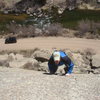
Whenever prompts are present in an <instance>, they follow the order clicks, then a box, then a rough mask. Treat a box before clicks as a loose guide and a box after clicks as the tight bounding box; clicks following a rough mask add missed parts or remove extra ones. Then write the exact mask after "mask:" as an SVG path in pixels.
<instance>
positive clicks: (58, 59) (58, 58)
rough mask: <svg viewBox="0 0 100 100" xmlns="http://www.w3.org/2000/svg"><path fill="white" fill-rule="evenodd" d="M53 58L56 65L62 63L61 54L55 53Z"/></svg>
mask: <svg viewBox="0 0 100 100" xmlns="http://www.w3.org/2000/svg"><path fill="white" fill-rule="evenodd" d="M53 58H54V62H55V63H56V64H59V62H60V52H58V51H55V52H54V53H53Z"/></svg>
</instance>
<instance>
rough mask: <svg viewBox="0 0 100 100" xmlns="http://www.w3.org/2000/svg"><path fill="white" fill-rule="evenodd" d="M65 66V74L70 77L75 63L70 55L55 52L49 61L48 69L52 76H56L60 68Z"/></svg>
mask: <svg viewBox="0 0 100 100" xmlns="http://www.w3.org/2000/svg"><path fill="white" fill-rule="evenodd" d="M63 64H65V68H64V71H65V74H64V75H66V76H68V75H70V74H71V73H72V70H73V66H74V64H73V62H72V61H71V59H70V58H69V57H68V55H67V54H66V53H65V52H63V51H54V52H53V54H52V55H51V57H50V59H49V61H48V67H49V71H50V74H55V72H56V71H57V69H58V66H60V65H63Z"/></svg>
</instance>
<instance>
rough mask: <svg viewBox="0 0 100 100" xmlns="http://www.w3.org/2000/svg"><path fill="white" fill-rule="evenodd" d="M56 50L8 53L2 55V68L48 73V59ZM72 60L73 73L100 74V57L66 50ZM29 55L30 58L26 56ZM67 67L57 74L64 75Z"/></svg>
mask: <svg viewBox="0 0 100 100" xmlns="http://www.w3.org/2000/svg"><path fill="white" fill-rule="evenodd" d="M53 51H54V50H43V49H37V50H35V51H34V52H31V53H30V54H29V53H28V52H26V53H25V54H19V53H6V54H2V55H0V66H2V67H10V68H24V69H29V70H37V71H44V72H48V59H49V58H50V56H51V54H52V53H53ZM64 51H65V52H66V53H67V54H68V56H69V57H70V58H71V59H72V61H73V62H74V64H75V66H74V69H73V73H75V74H90V73H93V74H100V63H99V62H100V58H99V57H100V55H96V54H91V53H89V51H88V52H84V53H80V52H76V53H75V52H72V51H70V50H64ZM26 55H28V56H26ZM64 67H65V66H64V65H63V66H60V67H59V68H58V71H57V73H59V74H63V73H64V70H63V68H64Z"/></svg>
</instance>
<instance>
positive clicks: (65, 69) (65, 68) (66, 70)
mask: <svg viewBox="0 0 100 100" xmlns="http://www.w3.org/2000/svg"><path fill="white" fill-rule="evenodd" d="M64 71H65V74H66V73H67V72H68V66H66V67H64Z"/></svg>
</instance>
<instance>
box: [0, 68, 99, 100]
mask: <svg viewBox="0 0 100 100" xmlns="http://www.w3.org/2000/svg"><path fill="white" fill-rule="evenodd" d="M99 99H100V75H93V74H90V75H86V74H72V75H71V76H67V77H65V76H59V75H47V74H44V73H42V72H37V71H30V70H23V69H13V68H10V69H9V68H1V67H0V100H99Z"/></svg>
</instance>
